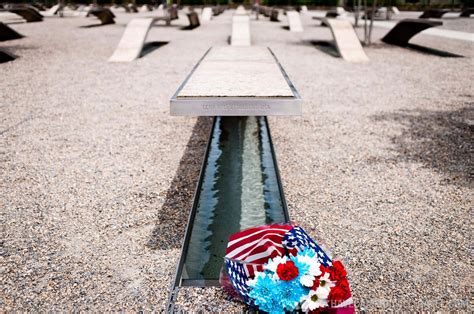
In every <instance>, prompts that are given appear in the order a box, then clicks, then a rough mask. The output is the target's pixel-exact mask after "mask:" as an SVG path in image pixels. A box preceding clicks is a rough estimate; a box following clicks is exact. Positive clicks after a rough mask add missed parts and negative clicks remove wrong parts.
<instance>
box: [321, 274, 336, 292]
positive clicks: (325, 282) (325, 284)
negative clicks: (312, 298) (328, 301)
mask: <svg viewBox="0 0 474 314" xmlns="http://www.w3.org/2000/svg"><path fill="white" fill-rule="evenodd" d="M335 286H336V284H335V283H334V281H331V280H329V273H324V275H323V276H321V277H320V278H319V288H321V289H324V290H327V292H328V294H329V290H331V288H332V287H335ZM319 288H318V289H319Z"/></svg>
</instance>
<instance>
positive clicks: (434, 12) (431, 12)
mask: <svg viewBox="0 0 474 314" xmlns="http://www.w3.org/2000/svg"><path fill="white" fill-rule="evenodd" d="M448 12H449V10H441V9H428V10H425V11H424V12H423V14H421V15H420V17H419V18H420V19H431V18H433V19H440V18H442V17H443V15H445V14H446V13H448Z"/></svg>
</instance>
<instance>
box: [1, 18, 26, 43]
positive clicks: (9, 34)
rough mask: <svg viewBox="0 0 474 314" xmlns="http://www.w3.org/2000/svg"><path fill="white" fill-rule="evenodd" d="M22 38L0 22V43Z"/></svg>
mask: <svg viewBox="0 0 474 314" xmlns="http://www.w3.org/2000/svg"><path fill="white" fill-rule="evenodd" d="M20 38H23V36H22V35H21V34H19V33H17V32H16V31H15V30H14V29H12V28H10V27H9V26H7V25H5V24H3V23H2V22H0V41H7V40H13V39H20Z"/></svg>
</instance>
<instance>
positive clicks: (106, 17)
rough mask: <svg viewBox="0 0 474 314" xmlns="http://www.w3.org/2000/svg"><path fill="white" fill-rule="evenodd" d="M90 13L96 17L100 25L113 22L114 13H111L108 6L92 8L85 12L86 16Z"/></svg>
mask: <svg viewBox="0 0 474 314" xmlns="http://www.w3.org/2000/svg"><path fill="white" fill-rule="evenodd" d="M91 14H92V15H94V16H95V17H97V18H98V19H99V20H100V22H101V24H102V25H106V24H114V23H115V20H114V18H115V14H113V13H112V11H110V9H108V8H98V7H96V8H92V9H90V10H89V12H87V15H86V17H89V16H90V15H91Z"/></svg>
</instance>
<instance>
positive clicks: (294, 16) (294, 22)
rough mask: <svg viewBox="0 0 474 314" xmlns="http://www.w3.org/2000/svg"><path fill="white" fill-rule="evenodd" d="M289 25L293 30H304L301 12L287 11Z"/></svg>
mask: <svg viewBox="0 0 474 314" xmlns="http://www.w3.org/2000/svg"><path fill="white" fill-rule="evenodd" d="M286 17H287V18H288V26H289V28H290V31H292V32H302V31H303V24H302V23H301V19H300V14H299V13H298V12H296V11H287V12H286Z"/></svg>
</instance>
